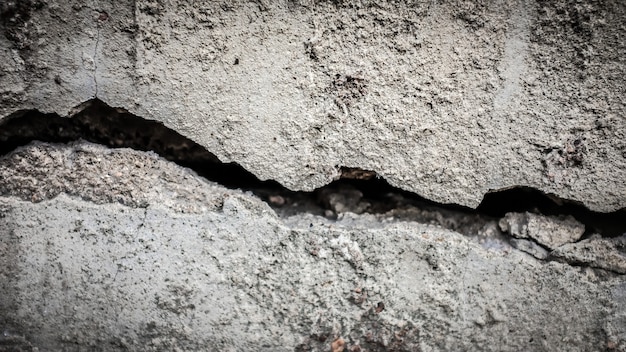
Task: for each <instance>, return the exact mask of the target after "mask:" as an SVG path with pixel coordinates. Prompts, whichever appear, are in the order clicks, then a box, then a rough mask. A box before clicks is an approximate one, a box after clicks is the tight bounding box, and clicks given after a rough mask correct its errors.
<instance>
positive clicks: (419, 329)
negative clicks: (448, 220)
mask: <svg viewBox="0 0 626 352" xmlns="http://www.w3.org/2000/svg"><path fill="white" fill-rule="evenodd" d="M68 160H71V161H72V162H69V161H68ZM129 165H130V167H131V169H132V170H135V171H131V170H129ZM50 169H55V170H56V171H55V172H47V171H46V170H50ZM24 170H30V172H25V171H24ZM115 175H117V176H115ZM137 175H145V176H143V177H139V176H137ZM0 176H2V177H1V178H0V190H1V192H0V328H1V329H2V330H1V331H2V335H0V350H2V349H3V348H5V347H6V350H11V351H14V350H18V351H20V350H23V351H32V350H36V349H38V350H40V351H44V350H64V351H79V350H80V351H83V350H94V351H122V350H137V351H162V350H184V351H194V350H197V351H206V350H215V351H242V350H246V351H293V350H295V351H329V350H331V348H333V349H332V350H333V351H341V348H340V347H342V346H343V347H344V351H470V350H471V351H477V350H480V351H520V350H532V351H563V350H566V351H597V350H617V351H620V350H624V349H625V348H626V329H625V327H626V308H625V307H626V294H625V292H626V279H625V277H624V276H623V275H619V274H617V271H605V270H599V269H592V268H591V267H587V266H585V265H579V264H577V265H572V264H576V263H578V262H577V261H578V260H579V258H581V256H584V255H586V254H585V253H590V252H589V249H587V250H585V248H591V247H593V246H594V243H595V242H593V239H585V240H584V241H582V242H580V245H577V244H576V243H574V244H566V245H565V246H562V247H560V251H561V252H560V256H561V257H563V258H566V257H568V256H569V257H571V258H573V260H574V262H572V264H570V263H568V262H567V261H564V262H556V261H542V260H538V259H536V258H535V257H533V256H531V255H528V254H526V253H524V252H522V251H519V250H517V249H514V248H513V247H511V246H509V245H507V244H506V242H503V241H501V240H500V239H498V238H496V237H494V238H487V239H484V238H483V239H482V240H481V241H478V240H477V239H476V238H473V237H470V236H464V235H461V234H459V233H457V232H453V231H449V230H445V229H443V228H440V227H435V226H429V225H424V224H419V223H415V222H411V221H399V220H394V219H392V218H390V219H381V218H378V217H376V216H374V215H355V214H350V213H345V214H343V216H342V217H341V218H340V219H339V220H337V221H331V220H328V219H326V218H323V217H319V216H314V215H311V214H306V213H302V214H298V215H295V216H291V217H286V218H284V217H282V218H281V217H278V216H277V215H276V213H275V212H274V211H273V210H272V209H271V208H270V207H269V206H268V205H267V204H266V203H264V202H262V201H260V200H259V199H258V198H256V197H254V196H252V195H250V194H245V193H243V192H240V191H235V190H228V189H225V188H222V187H220V186H219V185H216V184H212V183H209V182H206V181H204V180H203V179H201V178H199V177H198V176H197V175H195V174H194V173H193V172H191V171H190V170H187V169H183V168H180V167H178V166H176V165H173V164H171V163H169V162H167V161H165V160H163V159H161V158H158V157H156V156H155V155H154V154H150V153H144V152H138V151H133V150H128V149H114V150H111V149H107V148H105V147H101V146H97V145H93V144H86V143H77V144H74V145H50V144H41V143H36V144H33V145H29V146H27V147H25V148H23V149H20V150H17V151H15V152H14V153H12V154H11V155H7V156H5V157H2V158H0ZM11 177H14V178H15V179H17V178H22V179H24V180H25V181H27V182H24V187H22V190H23V192H18V191H16V189H15V188H10V187H7V185H13V184H16V182H15V179H11ZM110 177H116V180H117V184H119V185H120V186H119V188H113V187H103V186H102V184H103V183H105V184H106V183H107V182H109V181H107V180H108V179H109V178H110ZM36 181H37V182H36ZM38 182H39V184H41V183H46V185H40V186H38V187H32V185H34V184H35V185H36V184H37V183H38ZM31 188H34V189H42V190H50V192H49V193H46V194H47V196H45V197H43V196H42V197H39V198H30V197H32V194H31V193H28V191H29V190H30V189H31ZM152 188H156V189H157V191H149V190H150V189H152ZM181 189H182V190H184V192H183V191H180V192H177V190H181ZM59 190H60V191H59ZM120 194H123V195H125V198H119V196H120ZM202 204H205V205H207V204H208V205H209V206H204V207H202V206H200V205H202ZM599 241H600V242H597V243H599V246H603V247H602V248H601V249H600V250H598V251H595V252H594V253H595V254H594V256H595V257H593V258H591V257H590V256H589V255H588V254H587V255H586V257H584V258H583V259H581V260H582V261H583V263H593V262H594V260H595V262H596V263H597V262H601V261H602V260H603V258H606V260H607V261H609V263H608V265H618V266H617V267H620V265H621V267H620V268H624V266H623V265H624V262H625V260H624V257H623V252H620V251H623V243H626V242H624V240H623V239H620V240H619V241H621V242H619V241H617V242H616V241H613V242H611V241H612V240H611V239H600V240H599ZM616 243H621V244H620V245H619V246H617V245H616ZM596 246H598V245H596ZM571 247H575V248H573V249H572V248H571ZM583 247H584V248H583ZM568 250H571V253H570V252H568ZM568 253H569V254H568ZM620 256H621V257H620Z"/></svg>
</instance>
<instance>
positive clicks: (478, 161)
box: [0, 0, 626, 211]
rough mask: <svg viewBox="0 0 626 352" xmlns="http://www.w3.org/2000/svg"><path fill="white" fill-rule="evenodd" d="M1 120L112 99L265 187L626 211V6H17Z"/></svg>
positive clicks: (9, 8) (4, 43)
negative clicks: (346, 171)
mask: <svg viewBox="0 0 626 352" xmlns="http://www.w3.org/2000/svg"><path fill="white" fill-rule="evenodd" d="M0 10H1V11H2V27H1V31H2V32H3V35H0V77H2V78H1V79H0V118H6V117H7V116H13V115H14V114H15V113H16V112H17V111H22V110H29V109H37V110H40V111H42V112H56V113H58V114H60V115H62V116H71V115H73V114H74V113H76V112H77V111H78V110H80V104H82V103H84V102H86V101H89V100H91V99H94V98H98V99H100V100H102V101H104V102H106V103H107V104H109V105H111V106H115V107H120V108H125V109H127V110H128V111H130V112H132V113H134V114H137V115H139V116H142V117H145V118H148V119H154V120H158V121H161V122H163V123H164V124H165V125H166V126H168V127H170V128H172V129H175V130H176V131H178V132H180V133H181V134H183V135H185V136H187V137H189V138H191V139H193V140H194V141H196V142H198V143H200V144H201V145H203V146H205V147H206V148H207V149H208V150H210V151H211V152H213V153H215V154H216V155H217V156H218V157H219V158H220V159H221V160H222V161H236V162H238V163H239V164H241V165H242V166H244V167H245V168H246V169H247V170H249V171H251V172H253V173H254V174H255V175H257V176H258V177H260V178H261V179H273V180H277V181H278V182H280V183H282V184H283V185H285V186H287V187H289V188H291V189H298V190H312V189H315V188H317V187H320V186H322V185H325V184H327V183H329V182H330V181H331V180H333V179H334V178H336V177H338V175H339V167H341V166H346V167H357V168H361V169H365V170H372V171H375V172H376V173H377V174H379V175H380V176H382V177H384V178H385V179H386V180H388V181H389V182H390V183H391V184H392V185H394V186H397V187H400V188H403V189H405V190H409V191H413V192H416V193H418V194H420V195H422V196H424V197H426V198H429V199H431V200H435V201H438V202H443V203H456V204H461V205H466V206H470V207H475V206H477V205H478V204H479V202H480V201H481V199H482V197H483V195H484V194H485V193H487V192H489V191H491V190H499V189H506V188H509V187H513V186H529V187H533V188H537V189H540V190H543V191H545V192H547V193H553V194H556V195H558V196H559V197H562V198H568V199H572V200H576V201H580V202H582V203H584V204H586V205H587V206H588V207H590V208H591V209H593V210H598V211H612V210H616V209H619V208H623V207H625V206H626V183H625V182H624V180H625V179H626V135H625V134H626V118H625V116H626V115H625V112H626V109H625V105H624V104H625V103H624V99H623V97H624V96H625V94H626V84H624V77H625V76H626V65H625V60H626V41H624V40H623V38H624V37H625V36H626V3H625V2H623V1H619V0H609V1H594V0H569V1H557V2H545V1H530V0H500V1H487V0H481V1H464V0H447V1H440V2H432V1H421V2H420V1H408V2H406V1H405V2H397V1H391V0H387V1H356V0H355V1H347V0H346V1H343V0H342V1H310V0H296V1H266V0H256V1H244V0H238V1H228V2H217V1H208V2H189V1H168V2H163V1H155V0H136V1H130V0H124V1H114V2H113V1H98V2H84V1H55V0H51V1H44V0H29V1H19V2H18V1H16V2H5V3H3V4H2V5H0Z"/></svg>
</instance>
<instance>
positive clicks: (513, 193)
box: [0, 99, 626, 237]
mask: <svg viewBox="0 0 626 352" xmlns="http://www.w3.org/2000/svg"><path fill="white" fill-rule="evenodd" d="M78 110H79V112H78V113H76V114H75V115H74V116H72V117H70V118H66V117H61V116H59V115H56V114H44V113H41V112H38V111H20V112H16V113H14V114H12V115H11V116H8V117H7V118H5V119H4V120H2V121H0V155H4V154H7V153H9V152H11V151H12V150H14V149H16V148H17V147H19V146H23V145H26V144H28V143H30V142H32V141H35V140H38V141H42V142H54V143H68V142H72V141H76V140H79V139H83V140H87V141H90V142H93V143H99V144H103V145H106V146H109V147H113V148H120V147H125V148H132V149H136V150H142V151H154V152H156V153H158V154H159V155H161V156H162V157H164V158H165V159H167V160H170V161H173V162H175V163H177V164H179V165H181V166H184V167H188V168H190V169H192V170H194V171H195V172H196V173H198V174H199V175H200V176H203V177H205V178H206V179H208V180H210V181H213V182H216V183H219V184H221V185H223V186H225V187H228V188H237V189H242V190H245V191H251V192H252V193H254V194H255V195H257V196H258V197H260V198H261V199H263V200H265V201H266V202H268V203H269V204H270V205H271V206H272V207H273V208H274V209H275V210H276V211H277V212H278V213H279V214H281V215H293V214H297V213H302V212H309V213H313V214H316V215H322V216H326V217H328V218H336V217H337V215H338V214H339V213H342V212H344V211H350V212H354V213H372V214H389V215H390V216H393V217H395V218H399V219H406V220H414V221H419V222H425V223H432V224H436V225H440V226H442V227H445V228H449V229H451V230H454V231H458V232H461V233H464V234H470V233H476V231H478V230H479V229H480V228H481V227H482V226H484V225H485V224H486V223H487V222H488V221H493V220H494V219H497V218H501V217H502V216H504V215H505V214H506V213H507V212H526V211H528V212H533V213H539V214H543V215H571V216H573V217H574V218H576V219H577V220H578V221H579V222H581V223H583V224H584V225H585V227H586V229H587V230H586V233H587V235H590V234H592V233H599V234H601V235H602V236H605V237H616V236H621V235H622V234H624V233H626V221H625V220H624V219H626V209H621V210H618V211H614V212H611V213H600V212H594V211H591V210H589V209H587V208H586V207H585V206H584V205H582V204H580V203H578V202H574V201H570V200H566V199H561V198H558V197H556V196H553V195H547V194H545V193H543V192H541V191H539V190H536V189H533V188H529V187H516V188H512V189H507V190H503V191H497V192H491V193H488V194H486V195H485V197H484V199H483V201H482V203H481V204H480V206H479V207H478V208H477V209H471V208H468V207H463V206H459V205H454V204H440V203H436V202H433V201H430V200H428V199H425V198H423V197H420V196H418V195H417V194H415V193H412V192H408V191H404V190H402V189H399V188H397V187H393V186H391V185H389V183H387V182H386V181H385V180H384V179H382V178H379V177H377V175H376V174H375V173H374V172H372V171H367V170H361V169H354V168H341V171H342V172H341V174H342V175H341V178H340V179H339V180H336V181H334V182H332V183H330V184H329V185H327V186H324V187H321V188H319V189H317V190H315V191H313V192H297V191H291V190H289V189H287V188H285V187H283V186H282V185H280V184H279V183H277V182H275V181H262V180H259V179H258V178H257V177H256V176H255V175H253V174H252V173H250V172H248V171H247V170H245V169H244V168H243V167H241V166H240V165H238V164H236V163H222V162H220V161H219V159H218V158H217V157H216V156H215V155H213V154H212V153H210V152H209V151H207V150H206V149H205V148H204V147H202V146H201V145H199V144H197V143H195V142H193V141H192V140H190V139H188V138H186V137H184V136H182V135H181V134H179V133H177V132H176V131H174V130H171V129H169V128H167V127H166V126H164V125H163V124H162V123H160V122H156V121H151V120H146V119H143V118H141V117H138V116H135V115H133V114H131V113H129V112H127V111H125V110H123V109H116V108H113V107H110V106H108V105H107V104H105V103H104V102H102V101H100V100H97V99H94V100H91V101H89V102H87V103H85V104H83V105H81V106H80V107H79V109H78ZM416 209H417V210H416Z"/></svg>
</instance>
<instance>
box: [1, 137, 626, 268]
mask: <svg viewBox="0 0 626 352" xmlns="http://www.w3.org/2000/svg"><path fill="white" fill-rule="evenodd" d="M41 155H44V156H43V157H42V156H41ZM12 158H15V159H16V160H13V159H12ZM76 165H78V166H76ZM137 169H138V170H140V171H139V172H138V171H136V170H137ZM107 170H115V172H114V173H113V174H110V173H109V172H108V171H107ZM0 175H2V178H0V195H1V196H2V197H4V198H6V199H12V200H13V201H17V200H19V201H25V202H31V203H38V202H42V201H48V200H50V199H54V198H56V197H58V196H69V197H75V198H78V199H82V200H84V201H87V202H91V203H94V204H107V203H108V204H112V203H119V204H121V205H123V206H126V207H130V208H148V207H154V206H157V207H163V208H164V209H167V210H169V211H174V212H175V213H182V214H185V213H187V214H201V213H206V212H211V211H218V212H225V213H228V212H230V209H231V208H232V207H231V206H230V205H229V204H230V203H229V201H230V200H232V199H235V198H236V199H238V201H239V202H241V201H244V202H251V201H252V202H254V203H255V205H254V206H251V207H252V208H254V209H260V211H262V212H263V213H266V214H269V215H271V216H272V217H274V218H277V219H278V218H282V219H284V221H285V223H286V224H289V223H293V221H291V220H290V218H298V219H300V218H301V216H302V215H303V214H305V215H307V214H308V215H309V216H311V217H312V218H311V223H313V222H322V223H325V224H329V225H333V224H334V225H336V226H347V225H349V224H354V225H358V224H359V223H363V222H364V221H366V222H367V223H368V224H369V225H368V226H369V227H386V226H390V225H392V224H394V223H406V224H410V223H414V224H416V225H419V226H431V225H429V224H424V223H420V222H419V221H416V220H411V219H410V218H409V219H407V218H395V217H394V216H391V217H389V215H387V214H386V213H385V214H367V213H364V214H355V213H352V212H351V211H350V208H349V207H348V208H346V210H345V211H339V212H338V215H339V216H338V217H337V218H336V219H334V220H333V219H328V218H325V217H321V216H317V215H314V214H310V213H307V212H306V211H301V212H300V213H298V214H296V215H295V217H293V216H291V217H281V216H279V214H277V213H276V211H275V210H274V209H273V208H272V207H271V206H270V204H269V203H267V202H266V201H264V200H263V199H260V198H259V197H257V196H256V195H255V194H253V193H251V192H243V191H241V190H231V189H227V188H224V187H223V186H222V185H220V184H217V183H214V182H211V181H209V180H206V179H204V178H203V177H201V176H199V175H197V174H196V173H195V172H194V171H193V170H191V169H187V168H183V167H180V166H178V165H176V164H174V163H172V162H169V161H167V160H165V159H163V158H162V157H160V156H159V155H157V154H155V153H150V152H141V151H136V150H133V149H127V148H116V149H110V148H107V147H105V146H101V145H98V144H93V143H89V142H84V141H80V142H75V143H71V144H69V145H67V144H50V143H42V142H34V143H32V144H30V145H28V146H25V147H21V148H18V149H16V150H14V151H13V152H11V153H9V154H7V155H4V156H1V157H0ZM90 178H91V179H95V180H97V181H93V180H91V181H87V183H86V184H85V182H84V181H83V180H89V179H90ZM39 179H40V180H39ZM1 180H4V182H2V181H1ZM177 180H184V181H185V184H180V183H179V182H180V181H177ZM142 183H145V184H150V185H151V187H150V188H149V189H144V190H141V189H140V187H139V186H138V185H140V184H142ZM216 194H217V195H219V196H216ZM155 199H157V200H158V201H159V202H158V203H155V202H154V200H155ZM1 211H2V209H0V212H1ZM441 216H445V215H441ZM528 219H531V220H532V221H535V222H537V221H539V222H541V224H542V225H541V226H539V227H537V226H535V227H531V228H530V231H529V228H528V223H529V220H528ZM537 219H539V220H537ZM565 219H566V220H565V222H564V220H563V218H559V217H551V216H543V215H537V214H532V213H508V214H507V215H506V216H505V217H503V218H502V219H500V221H499V224H500V227H501V228H502V230H503V233H504V234H507V233H508V234H509V235H510V236H512V237H510V238H508V239H506V242H508V243H510V244H506V243H504V244H503V243H500V242H501V241H500V239H498V238H497V237H493V235H489V234H487V235H486V236H483V237H484V238H481V239H480V240H476V241H475V242H478V243H480V241H483V243H480V245H482V246H483V247H485V248H491V247H493V248H498V249H502V248H503V246H504V247H509V246H512V247H513V248H516V249H518V250H520V251H522V252H525V253H528V254H530V255H532V256H534V257H535V258H537V259H540V260H541V261H544V262H549V261H552V260H557V261H562V262H565V263H568V264H569V263H571V264H572V265H575V266H588V267H593V268H598V269H603V270H606V271H609V272H612V273H616V274H626V259H625V258H624V256H623V254H622V253H621V251H623V247H624V243H626V235H623V236H621V237H617V238H602V237H600V236H592V237H591V238H586V239H583V240H580V238H581V237H580V236H581V234H582V231H581V230H580V228H581V227H582V228H583V231H584V226H583V225H582V224H580V223H578V222H576V221H575V220H573V219H571V218H565ZM515 220H518V221H517V222H516V221H515ZM496 222H497V221H496ZM564 224H565V225H564ZM432 226H433V229H435V228H437V229H442V228H443V229H446V230H448V231H452V232H453V233H457V234H458V235H461V236H464V237H470V238H473V237H472V236H466V235H463V234H461V233H460V232H458V231H455V230H454V229H451V228H446V227H444V226H435V225H432ZM512 229H513V230H512ZM553 232H554V233H557V234H558V235H559V236H561V237H563V238H567V242H563V243H561V244H560V245H552V246H551V247H548V246H546V245H545V244H544V243H543V242H542V240H543V239H545V238H549V239H550V238H552V237H553V236H554V233H553ZM577 241H578V242H577ZM492 242H493V243H492ZM509 248H510V247H509Z"/></svg>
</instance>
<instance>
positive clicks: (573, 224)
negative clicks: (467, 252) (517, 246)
mask: <svg viewBox="0 0 626 352" xmlns="http://www.w3.org/2000/svg"><path fill="white" fill-rule="evenodd" d="M499 225H500V228H501V229H502V231H504V232H508V233H509V234H510V235H511V236H513V237H515V238H520V239H532V240H534V241H536V242H537V243H539V244H541V245H543V246H545V247H547V248H548V249H550V250H553V249H556V248H558V247H560V246H562V245H564V244H566V243H573V242H576V241H578V240H579V239H580V238H581V236H582V235H583V234H584V233H585V225H583V224H581V223H579V222H578V221H576V219H574V218H573V217H571V216H561V217H555V216H545V215H540V214H533V213H530V212H525V213H507V214H506V215H505V216H504V218H502V219H501V220H500V222H499Z"/></svg>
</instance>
